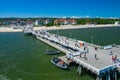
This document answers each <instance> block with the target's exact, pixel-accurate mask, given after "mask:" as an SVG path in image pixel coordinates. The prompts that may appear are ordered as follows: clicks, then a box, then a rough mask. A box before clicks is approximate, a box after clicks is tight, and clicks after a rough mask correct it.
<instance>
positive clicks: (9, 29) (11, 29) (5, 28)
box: [0, 27, 22, 32]
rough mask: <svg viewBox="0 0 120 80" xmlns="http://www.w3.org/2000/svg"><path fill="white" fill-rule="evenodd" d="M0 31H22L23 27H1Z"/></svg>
mask: <svg viewBox="0 0 120 80" xmlns="http://www.w3.org/2000/svg"><path fill="white" fill-rule="evenodd" d="M0 32H22V30H21V29H13V28H9V27H0Z"/></svg>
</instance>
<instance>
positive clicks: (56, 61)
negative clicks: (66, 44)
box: [51, 58, 68, 69]
mask: <svg viewBox="0 0 120 80" xmlns="http://www.w3.org/2000/svg"><path fill="white" fill-rule="evenodd" d="M51 62H52V63H53V64H54V65H55V66H57V67H59V68H62V69H67V68H68V65H67V64H66V63H65V62H64V61H62V60H61V59H59V58H53V59H52V60H51Z"/></svg>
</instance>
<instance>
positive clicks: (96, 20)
mask: <svg viewBox="0 0 120 80" xmlns="http://www.w3.org/2000/svg"><path fill="white" fill-rule="evenodd" d="M37 19H50V20H51V22H50V23H48V24H46V25H44V26H54V20H56V19H59V18H0V25H3V24H2V23H3V22H4V21H7V20H11V21H12V20H22V21H25V22H26V21H28V20H31V21H32V22H33V23H34V22H35V21H36V20H37ZM66 19H71V18H66ZM72 19H75V20H76V21H77V24H78V25H79V24H82V25H84V24H86V23H96V24H114V23H115V21H120V19H105V18H78V19H76V18H72Z"/></svg>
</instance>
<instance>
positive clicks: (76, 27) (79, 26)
mask: <svg viewBox="0 0 120 80" xmlns="http://www.w3.org/2000/svg"><path fill="white" fill-rule="evenodd" d="M116 26H120V25H114V24H107V25H62V26H59V27H56V26H51V27H45V26H42V27H34V28H33V29H34V30H64V29H79V28H98V27H116ZM0 32H22V29H13V28H9V27H0Z"/></svg>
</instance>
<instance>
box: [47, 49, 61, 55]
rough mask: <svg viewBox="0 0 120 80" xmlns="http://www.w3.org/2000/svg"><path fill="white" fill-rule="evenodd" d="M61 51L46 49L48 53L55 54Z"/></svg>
mask: <svg viewBox="0 0 120 80" xmlns="http://www.w3.org/2000/svg"><path fill="white" fill-rule="evenodd" d="M59 53H60V51H53V50H46V54H48V55H55V54H59Z"/></svg>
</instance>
